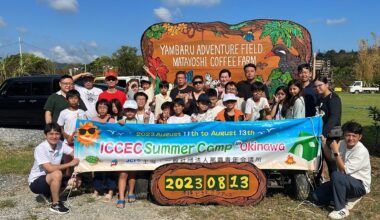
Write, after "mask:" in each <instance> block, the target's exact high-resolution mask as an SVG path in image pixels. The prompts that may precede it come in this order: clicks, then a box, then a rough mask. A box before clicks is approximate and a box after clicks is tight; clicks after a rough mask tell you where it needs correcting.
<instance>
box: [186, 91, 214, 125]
mask: <svg viewBox="0 0 380 220" xmlns="http://www.w3.org/2000/svg"><path fill="white" fill-rule="evenodd" d="M209 105H210V99H209V98H208V95H206V94H201V95H200V96H199V97H198V100H197V108H196V110H195V112H194V113H193V114H192V115H191V120H192V121H193V122H204V121H214V118H212V117H210V116H209V115H207V110H208V106H209Z"/></svg>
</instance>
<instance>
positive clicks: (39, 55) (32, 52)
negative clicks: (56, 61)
mask: <svg viewBox="0 0 380 220" xmlns="http://www.w3.org/2000/svg"><path fill="white" fill-rule="evenodd" d="M29 53H31V54H33V55H35V56H38V57H41V58H44V59H49V58H48V57H47V56H45V54H44V53H42V52H41V51H37V50H36V51H33V50H30V51H29Z"/></svg>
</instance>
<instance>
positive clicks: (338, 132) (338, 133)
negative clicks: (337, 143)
mask: <svg viewBox="0 0 380 220" xmlns="http://www.w3.org/2000/svg"><path fill="white" fill-rule="evenodd" d="M342 136H343V131H342V126H340V125H339V126H335V127H333V129H331V131H330V132H329V133H328V134H327V137H328V138H340V137H342Z"/></svg>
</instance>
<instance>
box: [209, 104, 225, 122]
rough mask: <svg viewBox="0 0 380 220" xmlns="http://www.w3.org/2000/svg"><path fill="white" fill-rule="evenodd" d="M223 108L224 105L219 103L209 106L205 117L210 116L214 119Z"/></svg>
mask: <svg viewBox="0 0 380 220" xmlns="http://www.w3.org/2000/svg"><path fill="white" fill-rule="evenodd" d="M223 109H224V107H222V106H220V105H216V106H215V107H214V108H209V109H208V110H207V112H206V114H207V118H212V119H213V120H215V118H216V116H217V115H218V113H219V112H221V111H222V110H223Z"/></svg>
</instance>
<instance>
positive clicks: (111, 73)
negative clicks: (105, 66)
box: [104, 71, 118, 78]
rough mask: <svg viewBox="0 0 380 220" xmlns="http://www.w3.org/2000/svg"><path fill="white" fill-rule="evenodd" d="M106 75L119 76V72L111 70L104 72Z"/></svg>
mask: <svg viewBox="0 0 380 220" xmlns="http://www.w3.org/2000/svg"><path fill="white" fill-rule="evenodd" d="M104 75H105V77H115V78H117V76H118V74H117V72H114V71H109V72H106V74H104Z"/></svg>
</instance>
